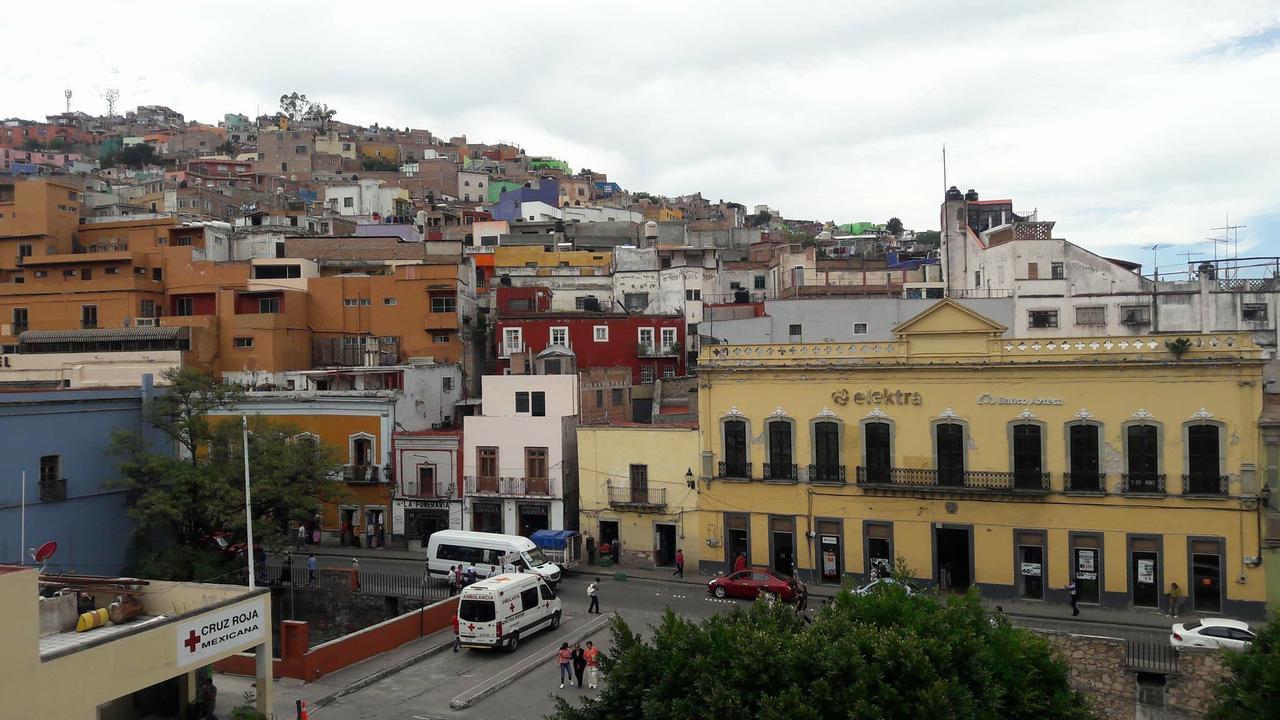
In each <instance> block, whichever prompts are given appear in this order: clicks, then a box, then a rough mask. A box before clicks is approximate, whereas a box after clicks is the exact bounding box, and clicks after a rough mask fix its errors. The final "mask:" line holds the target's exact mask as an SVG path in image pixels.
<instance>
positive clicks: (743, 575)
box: [707, 569, 796, 601]
mask: <svg viewBox="0 0 1280 720" xmlns="http://www.w3.org/2000/svg"><path fill="white" fill-rule="evenodd" d="M707 592H708V593H710V594H712V595H715V596H716V597H718V598H725V597H737V598H746V599H747V600H754V599H756V597H758V596H759V595H760V593H762V592H767V593H770V594H772V595H773V596H774V597H776V598H778V599H779V600H784V601H790V600H794V599H795V597H796V586H795V585H794V584H793V583H792V581H791V579H790V578H785V577H783V576H781V575H779V574H777V573H775V572H773V571H772V570H761V569H754V570H739V571H738V572H734V573H729V574H728V575H721V576H720V577H716V578H712V579H711V581H710V582H708V583H707Z"/></svg>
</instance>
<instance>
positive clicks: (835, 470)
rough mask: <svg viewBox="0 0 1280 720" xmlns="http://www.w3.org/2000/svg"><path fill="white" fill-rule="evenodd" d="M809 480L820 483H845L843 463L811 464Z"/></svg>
mask: <svg viewBox="0 0 1280 720" xmlns="http://www.w3.org/2000/svg"><path fill="white" fill-rule="evenodd" d="M809 482H811V483H815V484H818V485H844V484H845V477H844V466H843V465H810V466H809Z"/></svg>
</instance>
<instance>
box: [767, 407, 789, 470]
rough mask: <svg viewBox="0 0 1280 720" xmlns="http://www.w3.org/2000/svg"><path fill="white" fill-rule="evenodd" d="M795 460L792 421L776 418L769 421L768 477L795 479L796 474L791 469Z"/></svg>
mask: <svg viewBox="0 0 1280 720" xmlns="http://www.w3.org/2000/svg"><path fill="white" fill-rule="evenodd" d="M794 462H795V460H794V458H793V456H792V453H791V421H789V420H774V421H773V422H771V423H769V472H768V473H766V479H770V478H772V479H777V480H791V479H794V477H795V474H794V473H793V472H792V471H791V466H792V464H793V463H794Z"/></svg>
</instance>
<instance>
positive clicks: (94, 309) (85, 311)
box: [80, 305, 98, 330]
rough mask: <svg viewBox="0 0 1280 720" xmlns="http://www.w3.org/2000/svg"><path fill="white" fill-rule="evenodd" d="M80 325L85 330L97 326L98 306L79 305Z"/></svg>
mask: <svg viewBox="0 0 1280 720" xmlns="http://www.w3.org/2000/svg"><path fill="white" fill-rule="evenodd" d="M80 327H81V328H84V329H86V330H89V329H92V328H96V327H98V306H97V305H81V306H80Z"/></svg>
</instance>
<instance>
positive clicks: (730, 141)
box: [0, 0, 1280, 272]
mask: <svg viewBox="0 0 1280 720" xmlns="http://www.w3.org/2000/svg"><path fill="white" fill-rule="evenodd" d="M59 7H60V8H62V10H60V12H59V14H60V15H61V16H63V17H67V18H75V17H77V15H78V13H82V15H80V17H83V18H92V21H88V20H85V21H79V20H77V21H73V22H69V23H68V24H67V26H66V27H59V28H58V29H57V32H54V33H49V32H29V33H10V34H9V35H8V36H7V37H6V44H7V45H8V48H7V52H6V58H7V59H9V60H10V61H14V60H16V59H20V58H26V59H25V60H23V61H21V62H16V63H14V64H13V66H11V67H10V68H8V69H6V70H5V71H4V72H0V117H13V116H17V117H24V118H31V119H39V118H42V117H43V116H44V115H46V114H50V113H54V112H58V111H61V110H62V108H63V104H64V98H63V94H62V93H63V90H64V89H66V88H70V89H71V90H72V92H73V96H72V100H71V105H72V108H73V109H79V110H84V111H86V112H90V113H94V114H100V113H102V112H104V111H105V102H104V101H103V100H102V93H103V91H104V90H105V89H107V88H116V89H118V90H119V92H120V101H119V105H118V107H120V108H125V109H128V108H132V107H135V106H137V105H140V104H159V105H168V106H170V107H172V108H174V109H175V110H178V111H180V112H182V113H184V114H185V115H186V117H187V119H188V120H193V119H194V120H200V121H205V122H214V121H217V120H220V119H221V118H222V116H223V114H225V113H228V112H239V113H244V114H248V115H253V114H255V113H258V112H269V111H273V110H274V109H276V107H277V105H278V103H279V97H280V95H281V94H283V93H287V92H293V91H297V92H302V93H305V94H307V95H308V96H309V97H310V98H311V99H313V100H320V101H323V102H325V103H327V104H328V105H329V106H330V107H334V108H337V109H338V119H340V120H343V121H346V122H352V123H358V124H371V123H375V122H377V123H380V124H382V125H390V126H398V127H406V126H412V127H414V128H425V129H428V130H431V131H432V132H434V133H435V134H437V135H439V136H443V137H450V136H453V135H458V134H466V135H467V137H468V139H470V140H472V141H479V142H497V141H507V142H514V143H517V144H519V145H520V146H522V147H523V148H525V150H526V151H527V152H529V153H531V154H538V155H553V156H556V157H559V158H562V159H564V160H566V161H567V162H568V163H569V164H570V165H571V166H572V167H573V168H574V169H575V170H576V169H580V168H591V169H593V170H597V171H604V172H607V173H608V175H609V178H610V179H611V180H614V181H616V182H618V183H619V184H621V185H622V186H623V187H625V188H627V189H630V190H646V191H649V192H652V193H657V194H664V195H679V194H685V193H692V192H699V191H700V192H702V194H703V196H704V197H707V198H709V199H711V200H719V199H725V200H734V201H737V202H741V203H743V204H744V205H747V206H748V207H751V206H754V205H756V204H767V205H769V206H770V207H773V208H776V209H777V210H778V211H780V212H781V213H782V214H783V215H784V216H785V217H789V218H802V219H811V220H820V221H821V220H834V221H836V222H850V221H861V220H871V221H876V222H883V221H885V220H887V219H888V218H889V217H891V216H897V217H900V218H902V220H903V222H904V224H905V225H906V226H907V227H909V228H915V229H922V230H923V229H937V227H938V205H939V203H940V202H941V200H942V195H943V190H944V188H945V185H944V183H943V163H942V149H943V146H944V145H945V147H946V182H947V184H953V185H956V186H958V187H959V188H960V189H961V190H966V189H968V188H975V189H977V190H978V192H979V193H980V194H981V197H982V198H984V199H994V198H1012V199H1013V200H1014V207H1015V209H1016V210H1017V211H1019V212H1029V211H1032V210H1038V211H1039V213H1040V219H1042V220H1055V221H1056V222H1057V225H1056V226H1055V233H1054V234H1055V236H1057V237H1063V238H1066V239H1068V240H1070V241H1072V242H1075V243H1077V244H1079V245H1082V246H1084V247H1087V248H1089V249H1091V250H1094V251H1096V252H1100V253H1103V254H1106V255H1111V256H1117V257H1126V258H1130V259H1135V260H1139V261H1140V262H1142V263H1144V265H1145V266H1146V267H1147V268H1148V269H1149V267H1150V265H1151V262H1152V256H1153V251H1152V249H1151V248H1152V246H1153V245H1157V246H1159V247H1158V248H1156V250H1155V251H1154V253H1155V256H1156V257H1157V259H1158V262H1159V265H1160V267H1161V270H1162V272H1168V271H1172V270H1177V269H1178V268H1180V267H1185V263H1186V260H1187V259H1189V258H1188V256H1185V255H1184V253H1188V252H1190V253H1202V255H1200V256H1196V255H1192V256H1190V259H1193V260H1194V259H1199V258H1203V257H1213V254H1214V251H1215V248H1216V249H1217V251H1218V252H1219V253H1220V254H1225V253H1226V252H1227V250H1226V249H1225V248H1224V247H1223V246H1221V245H1218V244H1216V243H1213V242H1210V241H1207V240H1206V238H1208V237H1210V236H1213V235H1215V234H1216V235H1218V236H1219V237H1221V236H1222V233H1223V231H1221V230H1218V231H1215V230H1213V228H1218V227H1222V226H1224V225H1226V224H1227V222H1228V218H1229V221H1230V224H1233V225H1244V226H1246V227H1244V228H1242V229H1240V230H1238V231H1237V235H1238V246H1239V254H1240V256H1256V255H1280V192H1278V190H1280V93H1278V92H1277V91H1276V88H1277V87H1280V0H1253V1H1251V2H1235V1H1233V0H1217V1H1215V2H1213V3H1206V2H1203V1H1192V2H1184V1H1181V0H1164V1H1162V2H1154V1H1152V2H1143V1H1139V2H1125V1H1124V0H1108V1H1105V2H1092V1H1081V2H1057V3H1048V2H1025V1H1023V0H1003V1H1001V0H990V1H986V2H962V1H957V0H948V1H947V2H913V1H911V0H899V1H898V2H893V3H852V2H831V3H827V2H806V1H802V2H793V3H781V4H780V3H776V2H755V1H753V0H745V1H741V0H740V1H739V2H715V1H707V0H700V1H699V2H694V3H690V2H682V3H668V2H663V1H661V0H652V1H647V2H641V3H588V2H557V1H556V0H544V2H540V3H528V2H519V3H516V2H506V1H505V0H490V1H489V2H485V3H449V4H443V3H431V2H427V3H423V2H403V3H401V2H382V3H378V4H375V5H367V6H365V5H360V4H358V3H357V4H352V3H350V2H342V3H337V2H328V1H327V0H313V1H312V2H308V3H306V4H305V5H301V6H299V5H294V4H289V3H282V4H279V6H277V5H274V4H261V3H256V2H239V1H238V0H222V1H221V2H217V3H212V2H203V1H201V0H191V1H190V2H183V3H172V4H168V5H165V6H164V8H163V10H159V9H158V8H157V6H156V5H155V4H154V3H146V4H143V3H134V2H118V3H115V4H113V5H112V8H113V10H112V12H110V13H103V12H101V4H100V3H88V2H79V0H70V1H68V2H64V3H60V4H59ZM295 8H305V9H295Z"/></svg>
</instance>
